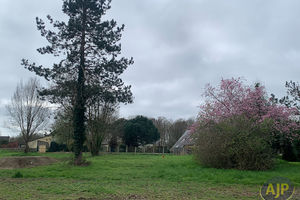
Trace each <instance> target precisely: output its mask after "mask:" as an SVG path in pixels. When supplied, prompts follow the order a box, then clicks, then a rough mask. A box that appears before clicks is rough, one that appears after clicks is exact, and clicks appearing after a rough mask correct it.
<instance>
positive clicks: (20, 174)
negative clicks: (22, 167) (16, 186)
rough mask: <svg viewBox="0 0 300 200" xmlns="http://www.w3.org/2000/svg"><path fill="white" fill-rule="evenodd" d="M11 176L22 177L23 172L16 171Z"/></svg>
mask: <svg viewBox="0 0 300 200" xmlns="http://www.w3.org/2000/svg"><path fill="white" fill-rule="evenodd" d="M12 177H13V178H23V174H22V173H21V172H16V173H15V174H14V175H13V176H12Z"/></svg>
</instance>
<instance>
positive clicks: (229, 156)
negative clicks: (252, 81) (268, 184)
mask: <svg viewBox="0 0 300 200" xmlns="http://www.w3.org/2000/svg"><path fill="white" fill-rule="evenodd" d="M205 96H206V102H205V103H204V104H203V105H202V106H201V110H200V113H199V121H198V123H197V129H196V130H195V131H196V135H195V137H197V138H198V146H197V151H196V153H197V157H198V158H199V159H200V160H201V161H202V163H203V164H205V165H208V166H213V167H220V168H237V169H246V170H248V169H252V170H266V169H269V168H270V167H272V154H273V152H277V151H278V150H280V147H281V146H280V145H275V144H278V143H280V141H281V140H283V141H289V142H291V141H294V140H297V139H299V137H300V135H299V134H298V130H299V124H298V123H297V122H296V121H295V120H293V119H292V117H293V116H295V114H297V112H296V109H294V108H289V107H286V106H282V105H278V104H276V103H274V101H272V99H268V98H267V96H266V92H265V89H264V87H263V86H261V85H260V84H256V85H255V86H254V87H251V86H247V85H245V84H243V82H242V81H241V79H234V78H232V79H227V80H222V81H221V83H220V86H219V88H214V87H212V86H210V85H208V86H207V87H206V91H205ZM278 138H279V139H278ZM278 146H279V148H278ZM271 147H273V148H274V149H273V150H274V151H271V149H270V148H271ZM276 147H277V148H276ZM210 156H212V157H213V159H211V160H210V159H209V158H210Z"/></svg>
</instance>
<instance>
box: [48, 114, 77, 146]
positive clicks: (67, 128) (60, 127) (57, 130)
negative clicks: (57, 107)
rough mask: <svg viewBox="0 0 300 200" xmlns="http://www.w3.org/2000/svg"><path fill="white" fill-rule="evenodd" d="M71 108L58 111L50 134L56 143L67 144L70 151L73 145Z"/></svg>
mask: <svg viewBox="0 0 300 200" xmlns="http://www.w3.org/2000/svg"><path fill="white" fill-rule="evenodd" d="M72 114H73V112H72V110H70V109H69V110H67V109H65V110H64V111H63V112H58V113H57V114H56V116H55V121H54V123H53V125H52V134H53V135H54V138H55V141H56V142H57V143H58V144H61V145H62V144H64V145H66V146H67V150H68V151H72V149H73V145H74V130H73V124H72Z"/></svg>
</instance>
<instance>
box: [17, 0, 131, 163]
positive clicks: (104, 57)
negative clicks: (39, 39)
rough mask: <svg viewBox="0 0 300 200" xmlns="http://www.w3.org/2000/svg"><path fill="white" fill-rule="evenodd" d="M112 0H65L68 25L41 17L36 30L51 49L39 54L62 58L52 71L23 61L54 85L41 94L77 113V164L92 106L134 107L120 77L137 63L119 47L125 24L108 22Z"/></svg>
mask: <svg viewBox="0 0 300 200" xmlns="http://www.w3.org/2000/svg"><path fill="white" fill-rule="evenodd" d="M110 4H111V0H63V7H62V11H63V12H64V13H65V14H66V15H67V16H68V21H67V22H64V21H54V20H53V18H52V17H51V16H49V15H48V16H47V18H48V20H49V23H50V24H52V25H53V27H54V30H48V29H46V26H45V23H44V21H43V20H41V19H40V18H36V23H37V28H38V30H39V31H40V32H41V35H42V36H43V37H45V38H46V39H47V41H48V42H49V45H47V46H45V47H42V48H39V49H38V52H39V53H40V54H52V55H54V56H55V57H57V56H59V57H61V58H62V59H61V60H60V62H58V63H54V64H53V66H52V67H44V66H41V65H37V64H36V63H30V62H29V61H28V60H25V59H23V60H22V64H23V65H24V66H25V68H27V69H29V70H30V71H33V72H35V73H36V74H37V75H39V76H42V77H44V78H45V79H46V80H48V81H51V82H52V86H51V87H50V88H47V89H44V90H42V91H41V95H43V96H46V97H48V98H49V100H50V102H53V103H61V104H64V103H68V104H71V105H72V108H73V126H74V152H75V164H76V165H78V164H81V162H82V159H81V158H82V150H83V143H84V141H85V121H86V117H85V112H86V107H87V103H91V104H92V103H93V102H99V101H101V100H103V101H106V102H107V101H109V102H111V103H118V102H121V103H131V102H132V93H131V91H130V86H126V85H124V83H123V81H122V80H121V78H120V77H119V76H120V75H121V74H122V73H123V72H124V70H125V69H126V68H127V67H128V66H129V65H131V64H133V59H132V58H131V59H127V58H124V57H121V58H119V55H120V54H121V44H120V43H119V41H120V39H121V36H122V31H123V30H124V25H122V26H120V27H119V26H117V23H116V21H115V20H104V19H103V16H104V15H105V14H106V12H107V10H109V9H110V8H111V6H110Z"/></svg>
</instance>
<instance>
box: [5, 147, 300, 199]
mask: <svg viewBox="0 0 300 200" xmlns="http://www.w3.org/2000/svg"><path fill="white" fill-rule="evenodd" d="M30 155H31V156H38V155H39V154H38V153H31V154H30ZM7 156H24V154H23V153H21V152H13V151H2V150H0V157H7ZM45 156H49V157H54V158H57V159H62V160H65V159H68V158H69V157H70V154H68V153H46V154H45ZM84 156H86V158H87V160H88V161H90V162H91V163H92V164H91V165H89V166H87V167H75V166H69V165H68V164H67V163H66V162H59V163H55V164H53V165H49V166H41V167H35V168H26V169H18V170H17V171H20V172H21V173H22V174H23V179H22V180H19V181H16V180H15V179H11V177H12V176H13V175H14V173H15V172H16V171H15V170H0V179H1V180H4V181H0V199H24V198H26V199H49V198H55V199H70V197H72V198H73V199H80V198H85V199H130V198H138V199H205V200H208V199H210V200H219V199H226V200H237V199H243V200H255V199H256V200H257V199H258V198H259V194H258V191H259V188H260V187H261V185H262V184H263V183H264V182H265V181H266V180H268V179H270V178H272V177H277V176H283V177H287V178H289V179H290V180H291V181H292V182H293V183H294V184H295V185H296V193H295V196H294V198H295V199H299V197H300V196H299V187H298V186H300V182H299V180H300V173H299V170H300V163H289V162H285V161H282V160H276V167H275V168H274V169H273V170H269V171H260V172H257V171H240V170H234V169H233V170H223V169H214V168H206V167H203V166H201V165H198V164H197V163H196V162H195V160H194V158H193V156H173V155H165V157H164V158H162V156H161V155H144V154H137V155H134V154H130V153H128V154H126V153H123V154H116V155H111V154H107V155H103V156H101V157H91V156H90V154H88V153H87V154H84ZM99 180H101V181H99ZM62 185H63V186H64V187H62ZM145 185H147V188H145ZM16 188H18V190H17V192H16ZM74 189H76V190H80V191H81V192H78V193H74Z"/></svg>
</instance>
